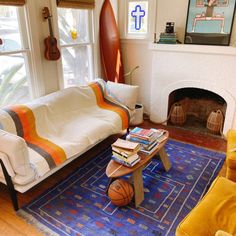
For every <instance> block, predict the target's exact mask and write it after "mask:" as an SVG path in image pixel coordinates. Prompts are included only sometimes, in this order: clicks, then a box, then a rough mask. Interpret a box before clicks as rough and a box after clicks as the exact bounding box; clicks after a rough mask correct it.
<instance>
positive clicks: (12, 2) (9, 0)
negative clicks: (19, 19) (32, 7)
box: [0, 0, 26, 6]
mask: <svg viewBox="0 0 236 236" xmlns="http://www.w3.org/2000/svg"><path fill="white" fill-rule="evenodd" d="M25 2H26V0H0V5H7V6H23V5H25Z"/></svg>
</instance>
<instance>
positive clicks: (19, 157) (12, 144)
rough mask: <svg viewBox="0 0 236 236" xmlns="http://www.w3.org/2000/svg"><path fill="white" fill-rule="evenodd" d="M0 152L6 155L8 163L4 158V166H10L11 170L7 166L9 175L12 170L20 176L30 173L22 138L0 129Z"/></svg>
mask: <svg viewBox="0 0 236 236" xmlns="http://www.w3.org/2000/svg"><path fill="white" fill-rule="evenodd" d="M0 152H2V153H5V154H6V156H7V159H8V161H9V162H8V163H7V162H6V157H5V158H4V161H5V163H6V167H7V166H8V167H9V166H11V167H12V169H11V170H10V169H9V168H8V170H9V171H10V172H9V175H12V174H13V173H12V171H14V173H15V174H17V175H21V176H25V175H27V174H29V173H31V171H32V170H31V168H30V163H29V153H28V147H27V145H26V142H25V140H24V139H23V138H21V137H19V136H17V135H14V134H11V133H8V132H6V131H4V130H0ZM3 156H4V155H3Z"/></svg>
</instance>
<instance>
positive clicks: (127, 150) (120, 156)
mask: <svg viewBox="0 0 236 236" xmlns="http://www.w3.org/2000/svg"><path fill="white" fill-rule="evenodd" d="M111 146H112V157H111V158H112V160H114V161H116V162H118V163H120V164H122V165H124V166H127V167H132V166H134V165H135V164H137V163H138V162H139V161H140V156H139V155H138V154H137V153H138V151H139V150H140V144H139V143H137V142H130V141H128V140H124V139H120V138H118V139H117V140H116V142H114V143H113V144H112V145H111Z"/></svg>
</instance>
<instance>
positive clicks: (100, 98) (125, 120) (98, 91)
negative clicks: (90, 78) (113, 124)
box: [89, 83, 130, 130]
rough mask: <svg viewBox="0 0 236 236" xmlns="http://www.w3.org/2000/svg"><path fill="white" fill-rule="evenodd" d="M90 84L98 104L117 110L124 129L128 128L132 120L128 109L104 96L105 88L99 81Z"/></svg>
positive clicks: (107, 108)
mask: <svg viewBox="0 0 236 236" xmlns="http://www.w3.org/2000/svg"><path fill="white" fill-rule="evenodd" d="M89 86H90V87H91V88H92V89H93V91H94V93H95V96H96V99H97V105H98V106H99V107H100V108H102V109H106V110H111V111H114V112H116V113H117V114H118V115H119V116H120V118H121V120H122V129H123V130H124V129H127V128H128V127H129V121H130V116H129V112H128V110H127V109H125V108H124V107H122V106H120V105H118V104H116V103H114V102H112V101H109V100H108V99H106V98H105V96H104V92H103V89H102V87H101V85H100V84H99V83H92V84H90V85H89Z"/></svg>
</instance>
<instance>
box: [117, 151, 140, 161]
mask: <svg viewBox="0 0 236 236" xmlns="http://www.w3.org/2000/svg"><path fill="white" fill-rule="evenodd" d="M112 155H113V156H115V157H117V158H119V159H121V160H122V161H125V162H127V163H129V164H131V163H132V162H134V161H136V159H138V158H139V155H138V154H134V155H132V156H130V157H129V158H125V157H123V156H122V155H120V154H118V153H116V152H112Z"/></svg>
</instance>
